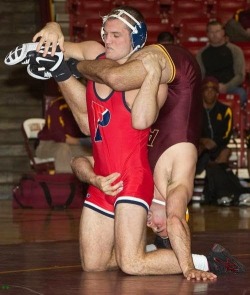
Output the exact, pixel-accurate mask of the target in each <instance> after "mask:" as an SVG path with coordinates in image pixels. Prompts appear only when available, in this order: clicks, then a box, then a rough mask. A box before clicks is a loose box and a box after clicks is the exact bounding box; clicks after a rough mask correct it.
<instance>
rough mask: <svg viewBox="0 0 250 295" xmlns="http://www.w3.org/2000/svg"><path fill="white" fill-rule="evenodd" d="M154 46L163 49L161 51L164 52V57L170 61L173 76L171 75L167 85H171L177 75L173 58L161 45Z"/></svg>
mask: <svg viewBox="0 0 250 295" xmlns="http://www.w3.org/2000/svg"><path fill="white" fill-rule="evenodd" d="M153 46H155V47H158V48H159V49H161V51H163V53H164V55H165V56H166V58H167V60H168V63H169V65H170V70H171V75H170V78H169V80H168V81H167V83H171V82H172V81H173V80H174V78H175V75H176V68H175V64H174V62H173V60H172V58H171V56H170V55H169V53H168V51H167V49H166V48H165V47H164V46H162V45H161V44H154V45H153Z"/></svg>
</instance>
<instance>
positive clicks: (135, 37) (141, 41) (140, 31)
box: [101, 9, 147, 54]
mask: <svg viewBox="0 0 250 295" xmlns="http://www.w3.org/2000/svg"><path fill="white" fill-rule="evenodd" d="M116 12H118V14H110V15H106V16H104V17H103V22H102V24H103V25H102V28H101V37H102V40H103V42H104V28H103V26H104V24H105V22H106V21H107V20H108V19H109V18H111V17H112V18H118V19H119V20H121V21H122V22H123V23H124V24H126V25H127V26H128V27H129V28H130V29H131V30H132V32H131V42H132V48H133V52H134V51H136V50H138V49H140V48H142V47H143V46H144V45H145V43H146V40H147V26H146V24H145V23H144V22H139V21H138V20H136V19H135V18H134V17H133V16H132V15H131V14H129V13H128V12H127V11H125V10H123V9H117V10H116ZM123 14H125V15H127V16H128V17H129V18H131V19H132V20H133V21H134V22H135V24H134V25H131V23H129V22H128V21H127V20H126V19H125V18H124V17H123V16H122V15H123ZM130 54H132V53H130Z"/></svg>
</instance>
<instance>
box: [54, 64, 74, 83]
mask: <svg viewBox="0 0 250 295" xmlns="http://www.w3.org/2000/svg"><path fill="white" fill-rule="evenodd" d="M51 75H52V77H53V78H54V79H55V80H56V81H57V82H63V81H66V80H68V79H69V78H70V77H71V76H72V73H71V71H70V69H69V67H68V65H67V63H66V62H65V61H64V60H63V61H62V63H61V64H60V66H59V67H58V68H57V69H56V70H54V71H53V72H51Z"/></svg>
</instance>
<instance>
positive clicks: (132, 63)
mask: <svg viewBox="0 0 250 295" xmlns="http://www.w3.org/2000/svg"><path fill="white" fill-rule="evenodd" d="M147 52H151V53H155V54H157V55H158V57H159V58H165V56H164V54H163V52H162V51H161V50H160V49H159V48H157V47H154V46H147V47H145V48H143V49H141V50H139V51H138V52H136V53H134V54H133V55H132V56H131V58H130V59H129V60H128V61H127V62H126V63H124V64H122V65H120V64H118V63H117V62H115V61H112V60H107V59H106V60H98V61H88V60H84V61H82V62H80V63H78V65H77V69H78V71H79V72H81V73H82V74H83V75H84V76H85V77H86V78H88V79H91V80H94V81H96V82H99V83H104V84H107V85H109V86H110V87H111V88H112V89H114V90H117V91H127V90H133V89H139V88H140V87H141V85H142V83H143V81H144V79H145V77H146V74H147V71H146V70H145V68H144V66H143V63H142V61H141V60H140V59H138V56H139V55H141V54H142V53H147ZM169 76H170V72H169V68H168V67H166V68H165V69H164V72H163V73H162V77H161V83H166V82H167V81H168V78H169Z"/></svg>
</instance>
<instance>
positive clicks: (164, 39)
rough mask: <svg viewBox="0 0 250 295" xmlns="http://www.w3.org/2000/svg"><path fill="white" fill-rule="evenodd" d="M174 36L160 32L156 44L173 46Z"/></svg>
mask: <svg viewBox="0 0 250 295" xmlns="http://www.w3.org/2000/svg"><path fill="white" fill-rule="evenodd" d="M174 41H175V40H174V35H173V34H172V33H170V32H167V31H166V32H161V33H160V34H159V35H158V37H157V43H160V44H163V45H165V44H174V43H175V42H174Z"/></svg>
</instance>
